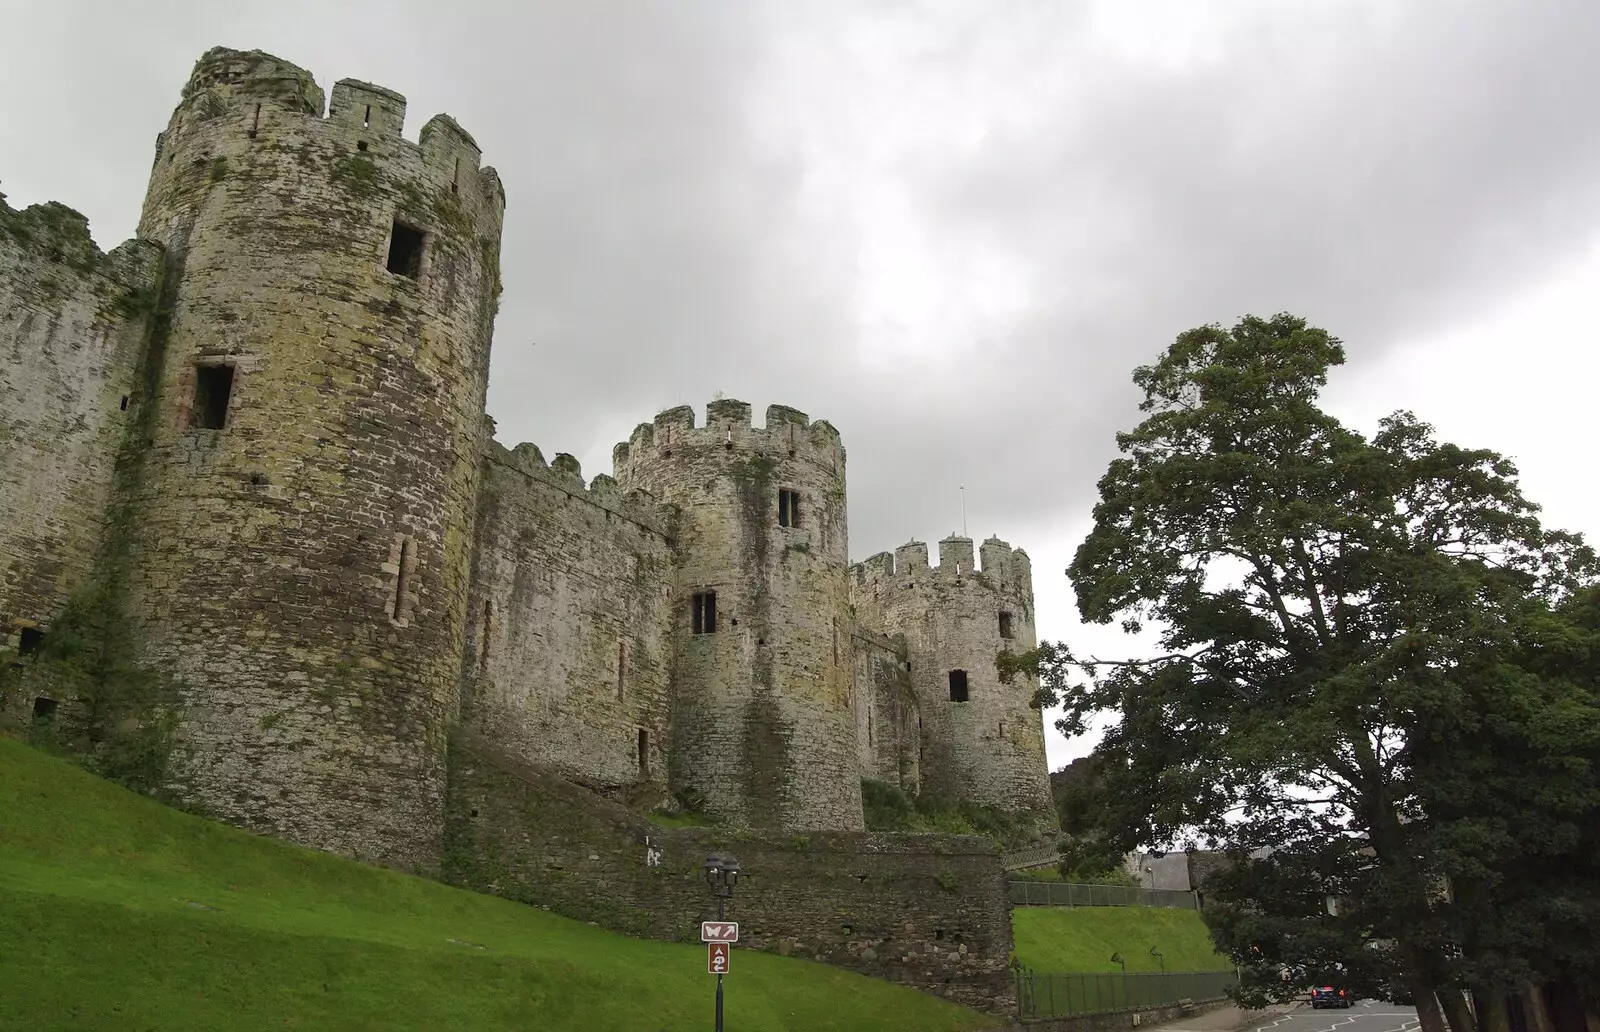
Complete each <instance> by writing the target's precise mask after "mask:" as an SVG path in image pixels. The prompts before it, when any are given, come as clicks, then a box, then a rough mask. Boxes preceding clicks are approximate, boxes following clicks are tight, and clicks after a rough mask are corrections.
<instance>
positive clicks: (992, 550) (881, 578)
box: [850, 534, 1033, 600]
mask: <svg viewBox="0 0 1600 1032" xmlns="http://www.w3.org/2000/svg"><path fill="white" fill-rule="evenodd" d="M978 558H979V560H980V562H974V561H973V543H972V539H971V538H968V537H961V536H959V535H956V534H952V535H950V536H949V537H947V538H945V539H943V540H942V541H940V542H939V551H938V560H939V561H938V562H937V563H936V564H930V563H929V559H928V545H927V543H926V542H922V541H917V540H912V541H908V542H907V543H905V544H903V545H901V546H900V547H898V548H896V549H895V550H894V551H893V552H879V553H878V554H876V555H873V556H869V557H867V558H866V559H864V560H862V561H861V562H859V563H856V564H854V565H853V566H851V567H850V580H851V588H852V590H853V591H855V592H857V593H858V597H859V596H860V593H861V592H866V593H867V596H868V597H877V598H879V599H886V598H888V597H889V596H890V595H892V594H894V593H896V592H901V591H918V590H921V589H924V588H928V587H935V586H944V585H950V586H954V585H956V584H961V585H964V586H967V585H975V586H978V587H980V588H985V587H986V588H988V589H989V590H991V591H994V592H996V593H998V594H1002V595H1006V596H1008V597H1013V598H1019V599H1024V600H1027V599H1031V598H1032V596H1033V564H1032V561H1031V560H1030V559H1029V558H1028V553H1027V552H1024V551H1023V550H1022V549H1020V548H1012V547H1011V546H1010V545H1009V544H1007V543H1006V542H1004V541H1002V540H1000V539H999V538H997V537H991V538H989V539H988V540H986V541H984V542H983V545H982V547H981V548H980V549H979V550H978Z"/></svg>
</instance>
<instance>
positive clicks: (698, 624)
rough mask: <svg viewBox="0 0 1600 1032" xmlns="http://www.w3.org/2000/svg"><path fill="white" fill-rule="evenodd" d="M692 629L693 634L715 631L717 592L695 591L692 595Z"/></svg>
mask: <svg viewBox="0 0 1600 1032" xmlns="http://www.w3.org/2000/svg"><path fill="white" fill-rule="evenodd" d="M692 629H693V631H694V633H695V634H715V633H716V632H717V593H716V592H715V591H697V592H695V596H694V609H693V623H692Z"/></svg>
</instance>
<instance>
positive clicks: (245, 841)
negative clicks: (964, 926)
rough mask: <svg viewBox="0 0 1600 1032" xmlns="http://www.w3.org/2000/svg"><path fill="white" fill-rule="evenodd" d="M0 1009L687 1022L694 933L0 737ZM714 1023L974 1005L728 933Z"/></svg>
mask: <svg viewBox="0 0 1600 1032" xmlns="http://www.w3.org/2000/svg"><path fill="white" fill-rule="evenodd" d="M0 986H4V990H3V997H4V1003H3V1004H0V1026H3V1027H5V1028H17V1029H23V1028H25V1029H29V1030H32V1032H51V1030H57V1029H74V1030H82V1029H107V1030H111V1029H115V1030H118V1032H123V1030H133V1029H136V1030H139V1032H177V1030H184V1032H191V1030H192V1032H202V1030H207V1029H228V1030H230V1032H235V1030H236V1032H251V1030H256V1029H269V1028H270V1029H275V1030H313V1029H314V1030H317V1032H326V1030H329V1029H338V1030H340V1032H361V1030H372V1032H377V1030H380V1029H381V1030H384V1032H405V1030H413V1029H414V1030H424V1029H425V1030H428V1032H447V1030H456V1029H460V1030H468V1029H471V1030H473V1032H494V1030H500V1029H505V1030H511V1029H517V1030H525V1029H540V1030H545V1032H561V1030H567V1029H571V1030H577V1029H583V1030H585V1032H594V1030H606V1029H618V1030H622V1029H627V1030H630V1032H645V1030H674V1029H700V1028H705V1027H708V1026H709V1025H710V1023H711V1010H712V986H713V981H712V979H711V977H710V976H709V975H707V974H706V973H705V951H704V949H703V948H701V947H694V946H682V945H673V944H669V943H659V942H649V941H644V940H638V939H630V938H627V937H625V936H620V935H615V934H612V933H609V932H604V931H601V930H600V929H598V928H593V927H590V926H588V925H586V924H583V923H581V922H577V921H570V920H567V919H565V918H560V917H555V916H553V915H551V914H548V913H546V912H544V911H542V910H538V909H536V908H532V907H526V906H522V905H520V904H516V903H511V902H507V901H505V900H500V899H494V898H492V897H489V896H482V895H478V894H476V893H471V892H464V891H461V890H458V889H452V888H449V887H448V886H444V885H439V884H436V883H434V882H430V881H427V880H425V879H421V878H413V877H408V876H406V875H402V874H397V873H394V872H392V871H385V870H380V869H377V868H371V867H364V866H362V865H360V864H356V863H352V862H350V861H347V860H342V859H339V858H337V857H333V856H329V855H326V854H322V853H317V852H313V851H310V850H304V849H298V848H296V847H293V846H289V845H286V844H284V843H281V842H275V841H273V840H271V839H265V838H259V837H256V836H253V835H248V834H246V833H244V832H240V831H237V830H235V829H233V828H228V827H225V826H223V825H221V824H217V823H214V822H211V821H205V820H201V819H199V818H196V817H192V816H189V815H187V814H183V813H179V812H177V811H175V810H171V809H168V808H166V807H164V806H161V805H160V804H158V803H156V802H154V801H152V800H150V799H146V798H144V797H142V796H139V795H136V794H134V793H131V792H127V791H125V790H123V789H121V788H119V787H117V786H116V785H113V784H111V783H109V782H105V781H102V780H100V779H98V778H95V777H93V776H92V775H89V774H87V773H85V772H84V771H82V770H80V769H78V768H77V767H75V766H73V765H72V764H70V763H67V762H64V761H62V760H58V759H54V758H52V757H49V756H46V755H44V754H43V753H40V752H37V751H35V750H32V749H30V748H28V747H27V746H24V745H22V744H20V743H17V742H14V741H11V740H7V739H4V738H0ZM726 993H727V1013H728V1021H729V1024H730V1026H731V1027H735V1028H739V1029H742V1030H747V1032H756V1030H770V1032H776V1030H788V1029H794V1030H801V1029H804V1030H827V1029H834V1030H841V1032H842V1030H861V1032H872V1030H878V1029H882V1030H885V1032H888V1030H896V1032H898V1030H902V1029H908V1028H915V1029H925V1030H929V1032H934V1030H951V1032H954V1030H961V1029H973V1028H985V1027H989V1026H991V1025H994V1024H998V1022H997V1021H996V1020H995V1019H991V1018H987V1017H984V1016H982V1015H979V1014H977V1013H976V1012H973V1011H970V1010H966V1009H964V1008H960V1007H956V1006H953V1005H951V1004H947V1003H945V1002H944V1001H942V1000H937V999H934V998H933V997H930V996H926V995H924V994H921V993H918V992H915V991H913V990H910V989H906V988H903V987H900V986H895V985H890V984H888V983H886V982H880V981H877V980H874V979H868V978H864V977H861V976H858V975H852V974H850V973H848V972H845V971H840V970H838V969H835V968H830V967H827V966H826V965H822V964H815V963H810V962H807V961H801V960H794V959H788V958H782V957H776V956H772V955H767V954H760V953H755V952H753V951H749V950H746V951H742V952H736V953H735V956H734V964H733V970H732V972H731V973H730V974H729V976H728V979H727V986H726Z"/></svg>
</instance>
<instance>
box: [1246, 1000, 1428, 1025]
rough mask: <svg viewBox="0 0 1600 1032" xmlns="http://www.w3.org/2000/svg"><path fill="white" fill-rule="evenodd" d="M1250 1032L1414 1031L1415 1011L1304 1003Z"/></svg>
mask: <svg viewBox="0 0 1600 1032" xmlns="http://www.w3.org/2000/svg"><path fill="white" fill-rule="evenodd" d="M1262 1020H1263V1022H1264V1023H1263V1024H1260V1025H1255V1026H1247V1028H1249V1032H1268V1030H1270V1032H1416V1030H1417V1027H1418V1025H1417V1012H1416V1009H1415V1008H1413V1007H1400V1006H1397V1005H1395V1004H1392V1003H1383V1002H1382V1001H1379V1000H1362V1001H1361V1002H1359V1003H1357V1004H1356V1005H1355V1006H1354V1007H1351V1008H1350V1009H1349V1010H1312V1009H1311V1005H1310V1004H1309V1003H1303V1004H1301V1005H1300V1006H1298V1007H1296V1008H1295V1009H1294V1010H1292V1011H1290V1012H1289V1013H1287V1014H1280V1015H1278V1016H1277V1017H1275V1018H1272V1020H1270V1021H1268V1020H1266V1019H1265V1018H1263V1019H1262Z"/></svg>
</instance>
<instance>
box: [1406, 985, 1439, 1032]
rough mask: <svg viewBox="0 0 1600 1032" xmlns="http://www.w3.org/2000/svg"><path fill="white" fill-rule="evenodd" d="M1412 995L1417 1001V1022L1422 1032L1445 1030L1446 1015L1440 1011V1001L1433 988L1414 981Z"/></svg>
mask: <svg viewBox="0 0 1600 1032" xmlns="http://www.w3.org/2000/svg"><path fill="white" fill-rule="evenodd" d="M1411 995H1412V996H1414V997H1416V1001H1417V1023H1418V1025H1419V1026H1421V1032H1445V1027H1444V1015H1443V1014H1442V1013H1440V1011H1439V1001H1438V1000H1437V999H1435V998H1434V995H1433V990H1432V989H1431V988H1429V987H1428V986H1427V985H1426V984H1424V983H1421V982H1415V983H1412V987H1411Z"/></svg>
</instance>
